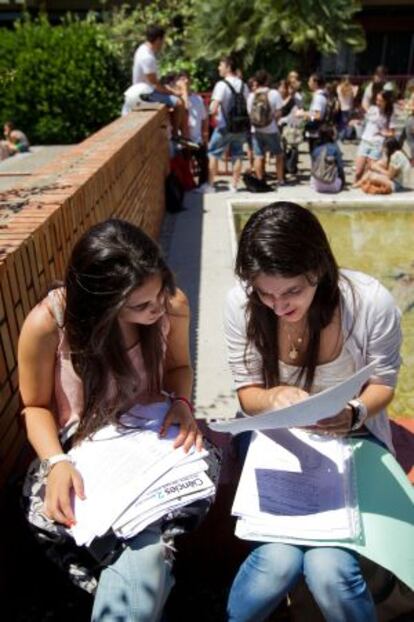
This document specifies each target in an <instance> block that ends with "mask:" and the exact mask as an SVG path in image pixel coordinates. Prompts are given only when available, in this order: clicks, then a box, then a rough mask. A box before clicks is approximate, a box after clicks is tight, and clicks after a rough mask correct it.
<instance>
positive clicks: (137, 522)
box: [113, 472, 215, 538]
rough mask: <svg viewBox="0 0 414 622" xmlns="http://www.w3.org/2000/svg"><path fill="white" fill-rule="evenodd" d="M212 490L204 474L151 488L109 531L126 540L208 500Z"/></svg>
mask: <svg viewBox="0 0 414 622" xmlns="http://www.w3.org/2000/svg"><path fill="white" fill-rule="evenodd" d="M214 491H215V489H214V485H213V483H212V481H211V480H210V478H209V477H208V475H207V474H206V473H204V472H201V473H195V474H193V475H192V476H188V477H185V478H182V479H180V480H177V481H173V482H170V483H168V484H164V485H162V486H159V487H153V488H151V489H150V490H148V491H147V493H145V495H143V496H142V498H140V499H138V500H137V501H136V503H134V504H133V506H131V507H130V508H129V509H128V511H127V512H125V513H124V514H123V515H122V516H120V518H119V519H118V520H117V521H116V522H115V523H114V525H113V529H114V531H115V533H117V534H118V535H121V536H122V537H124V538H126V537H127V538H130V537H132V536H133V535H136V534H137V533H139V531H141V530H142V529H144V528H145V527H146V526H147V525H149V524H150V523H151V522H154V521H155V520H158V518H160V517H161V516H164V515H165V514H168V513H169V512H170V511H172V510H173V509H177V508H180V507H183V506H185V505H188V504H189V503H192V502H193V501H197V500H198V499H204V498H205V497H209V496H211V495H213V494H214ZM154 516H157V517H158V518H153V517H154Z"/></svg>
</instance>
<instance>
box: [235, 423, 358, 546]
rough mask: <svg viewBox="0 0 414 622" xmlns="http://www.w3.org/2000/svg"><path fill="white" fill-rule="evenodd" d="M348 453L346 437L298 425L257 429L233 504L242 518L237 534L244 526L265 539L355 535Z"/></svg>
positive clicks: (349, 537)
mask: <svg viewBox="0 0 414 622" xmlns="http://www.w3.org/2000/svg"><path fill="white" fill-rule="evenodd" d="M350 457H351V449H350V446H349V445H348V444H347V441H346V440H344V439H332V438H329V439H328V438H324V437H320V436H316V435H312V434H309V433H308V432H305V431H304V430H296V429H294V430H274V431H271V432H269V433H260V432H258V433H255V434H254V437H253V439H252V441H251V443H250V446H249V451H248V453H247V457H246V461H245V463H244V467H243V471H242V475H241V478H240V482H239V486H238V488H237V493H236V497H235V500H234V504H233V508H232V514H233V515H235V516H238V517H240V519H241V521H240V523H241V525H240V526H239V525H238V527H237V530H236V534H237V535H240V533H241V531H242V530H243V531H244V532H247V533H249V535H250V536H252V535H256V537H257V539H260V538H264V541H265V540H266V537H268V536H281V535H284V536H290V537H293V538H295V537H297V538H299V537H302V538H304V537H307V538H315V539H316V538H318V539H332V538H336V539H353V538H355V537H357V535H358V533H359V522H358V520H357V510H356V507H355V505H356V500H353V499H351V494H350V492H351V486H352V480H351V479H350V478H351V477H352V473H351V470H350V466H351V465H350ZM304 534H306V536H305V535H304ZM241 537H242V536H241ZM252 539H255V538H252Z"/></svg>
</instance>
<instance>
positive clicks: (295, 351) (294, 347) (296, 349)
mask: <svg viewBox="0 0 414 622" xmlns="http://www.w3.org/2000/svg"><path fill="white" fill-rule="evenodd" d="M306 330H307V327H305V328H304V330H303V332H302V334H300V335H298V336H297V337H295V338H294V337H293V336H292V334H291V332H290V331H289V329H288V328H286V334H287V338H288V341H289V351H288V357H289V359H290V360H291V361H296V360H297V359H298V357H299V354H300V352H301V348H302V345H303V341H304V338H305V334H306Z"/></svg>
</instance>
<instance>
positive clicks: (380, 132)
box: [355, 91, 395, 182]
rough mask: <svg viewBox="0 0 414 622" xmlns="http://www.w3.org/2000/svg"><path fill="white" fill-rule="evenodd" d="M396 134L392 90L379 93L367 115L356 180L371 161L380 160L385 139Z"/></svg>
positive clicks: (359, 149) (358, 153)
mask: <svg viewBox="0 0 414 622" xmlns="http://www.w3.org/2000/svg"><path fill="white" fill-rule="evenodd" d="M394 134H395V117H394V103H393V94H392V93H391V92H390V91H382V92H381V93H378V95H377V99H376V103H375V105H373V106H370V107H369V109H368V111H367V113H366V115H365V128H364V130H363V132H362V137H361V142H360V144H359V147H358V151H357V157H356V160H355V181H356V182H358V181H359V180H360V179H361V177H362V176H363V174H364V173H365V171H366V170H368V169H369V168H371V163H372V162H373V161H376V160H380V158H381V155H382V146H383V144H384V140H385V139H386V138H387V137H389V136H394Z"/></svg>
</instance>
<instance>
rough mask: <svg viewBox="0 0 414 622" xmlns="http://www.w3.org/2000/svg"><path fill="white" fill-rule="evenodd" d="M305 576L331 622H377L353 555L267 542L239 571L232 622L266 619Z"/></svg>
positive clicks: (230, 609)
mask: <svg viewBox="0 0 414 622" xmlns="http://www.w3.org/2000/svg"><path fill="white" fill-rule="evenodd" d="M302 574H303V575H304V578H305V581H306V583H307V585H308V587H309V589H310V591H311V592H312V594H313V597H314V599H315V600H316V602H317V604H318V606H319V608H320V610H321V612H322V614H323V616H324V617H325V619H326V620H327V622H374V621H375V620H376V619H377V618H376V613H375V606H374V602H373V600H372V596H371V594H370V592H369V590H368V588H367V585H366V583H365V580H364V578H363V576H362V574H361V570H360V567H359V562H358V558H357V555H356V554H355V553H353V552H352V551H349V550H346V549H342V548H334V547H306V546H299V545H291V544H282V543H280V544H279V543H269V544H259V545H257V546H255V548H254V549H253V551H252V552H251V553H250V555H249V556H248V557H247V559H246V560H245V562H244V563H243V564H242V565H241V567H240V568H239V571H238V573H237V576H236V578H235V580H234V582H233V585H232V587H231V591H230V596H229V602H228V616H229V617H228V619H229V621H231V622H260V621H261V620H265V619H266V618H267V617H268V616H269V615H270V614H271V613H272V611H273V610H274V609H275V608H276V607H277V606H278V604H279V603H280V602H281V601H282V599H283V598H284V597H285V596H286V594H287V592H289V591H290V590H292V589H293V588H294V586H295V585H296V583H297V581H298V580H299V578H300V577H301V575H302Z"/></svg>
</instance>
